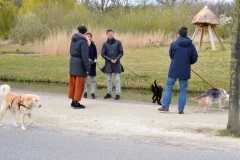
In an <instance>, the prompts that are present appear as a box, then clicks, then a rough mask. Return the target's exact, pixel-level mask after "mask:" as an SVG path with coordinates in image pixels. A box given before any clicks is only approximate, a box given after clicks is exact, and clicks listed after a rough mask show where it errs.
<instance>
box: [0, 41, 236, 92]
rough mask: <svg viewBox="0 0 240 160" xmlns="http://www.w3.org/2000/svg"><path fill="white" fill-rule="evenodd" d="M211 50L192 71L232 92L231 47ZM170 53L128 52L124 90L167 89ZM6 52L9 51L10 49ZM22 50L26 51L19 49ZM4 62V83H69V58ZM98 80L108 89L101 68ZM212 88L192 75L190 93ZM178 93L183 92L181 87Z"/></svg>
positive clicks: (0, 71)
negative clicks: (159, 87)
mask: <svg viewBox="0 0 240 160" xmlns="http://www.w3.org/2000/svg"><path fill="white" fill-rule="evenodd" d="M196 47H197V46H196ZM209 47H210V44H209V43H204V44H203V51H200V52H198V54H199V59H198V62H197V63H196V64H194V65H193V66H192V69H193V70H194V71H195V72H197V73H198V74H199V75H200V76H201V77H202V78H204V79H205V80H206V81H207V82H208V83H210V84H211V85H212V86H214V87H217V88H224V89H225V90H228V89H229V72H230V71H229V70H230V56H231V55H230V44H229V43H225V47H226V48H227V50H225V51H223V50H220V49H219V45H218V44H217V46H216V47H217V51H212V50H211V49H209ZM11 49H12V48H10V49H9V50H11ZM168 49H169V46H160V47H148V48H126V49H125V54H124V56H123V57H122V59H121V63H122V64H123V67H125V72H124V73H123V74H122V75H121V83H122V88H123V89H141V90H142V89H143V90H144V89H150V86H151V85H150V84H149V83H148V82H150V83H153V81H154V80H156V81H157V83H158V84H159V85H162V86H163V88H165V83H166V78H167V74H168V69H169V65H170V58H169V55H168ZM0 50H1V47H0ZM5 50H6V51H8V49H7V48H5ZM19 50H23V49H21V48H19ZM0 62H1V63H0V79H1V80H3V81H6V80H8V81H18V82H53V83H63V84H66V83H68V80H69V75H68V70H69V56H41V55H17V54H8V55H4V54H2V55H0ZM98 64H99V66H100V67H102V66H103V65H104V60H103V58H102V57H101V55H99V58H98ZM129 70H131V71H133V72H134V73H136V74H137V75H138V76H136V75H135V74H133V73H132V72H131V71H129ZM96 80H97V86H98V88H102V87H106V77H105V74H103V73H102V72H101V71H100V70H99V68H97V77H96ZM146 81H148V82H146ZM210 88H211V87H210V86H209V85H208V84H207V83H205V82H204V81H202V79H200V78H199V77H198V76H197V75H195V74H194V73H192V78H191V79H190V80H189V90H188V91H189V92H203V91H205V90H207V89H210ZM174 90H175V91H178V90H179V85H178V83H176V85H175V87H174Z"/></svg>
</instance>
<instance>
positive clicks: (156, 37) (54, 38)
mask: <svg viewBox="0 0 240 160" xmlns="http://www.w3.org/2000/svg"><path fill="white" fill-rule="evenodd" d="M88 31H89V32H91V33H92V34H93V41H94V43H95V44H96V46H97V50H98V52H99V53H100V51H101V47H102V44H103V43H104V42H105V41H106V40H107V37H106V34H105V31H106V30H105V29H99V28H92V27H88ZM76 32H77V31H75V30H73V31H72V33H71V34H67V32H66V31H62V32H58V34H56V35H50V36H48V38H47V39H45V40H44V41H43V42H35V43H34V46H35V47H36V48H38V50H39V52H40V53H41V54H44V55H69V47H70V41H71V36H72V35H73V34H74V33H76ZM115 38H116V39H119V40H120V41H121V42H122V44H123V46H124V48H125V47H126V48H131V47H148V46H162V45H169V44H170V43H171V42H172V41H173V40H174V39H175V38H176V36H174V35H173V34H165V33H164V32H161V31H158V32H152V33H138V34H134V33H130V32H129V33H118V32H117V31H116V33H115Z"/></svg>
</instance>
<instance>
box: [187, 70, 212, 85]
mask: <svg viewBox="0 0 240 160" xmlns="http://www.w3.org/2000/svg"><path fill="white" fill-rule="evenodd" d="M191 71H193V73H195V74H196V75H197V76H198V77H199V78H201V79H202V80H203V81H204V82H206V83H207V84H208V85H209V86H211V87H212V88H214V87H213V86H212V85H211V84H209V83H208V82H207V81H205V80H204V79H203V78H202V77H201V76H200V75H199V74H197V73H196V72H195V71H194V70H192V69H191Z"/></svg>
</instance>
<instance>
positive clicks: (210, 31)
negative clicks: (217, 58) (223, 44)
mask: <svg viewBox="0 0 240 160" xmlns="http://www.w3.org/2000/svg"><path fill="white" fill-rule="evenodd" d="M208 32H209V35H210V41H211V44H212V50H213V51H215V50H216V48H215V45H214V38H213V34H212V25H211V24H209V25H208Z"/></svg>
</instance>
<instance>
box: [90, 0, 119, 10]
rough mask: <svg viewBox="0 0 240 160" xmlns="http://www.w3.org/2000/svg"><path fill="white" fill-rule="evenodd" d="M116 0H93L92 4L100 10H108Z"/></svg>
mask: <svg viewBox="0 0 240 160" xmlns="http://www.w3.org/2000/svg"><path fill="white" fill-rule="evenodd" d="M117 1H118V0H93V4H94V5H95V6H96V8H97V9H98V10H100V11H101V12H108V11H109V10H111V9H113V8H114V6H115V5H116V3H117Z"/></svg>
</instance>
